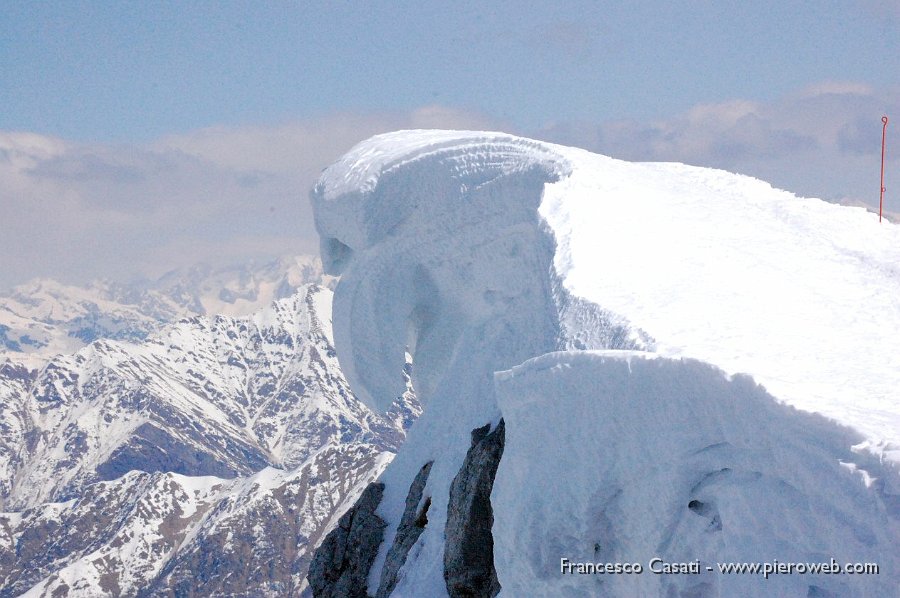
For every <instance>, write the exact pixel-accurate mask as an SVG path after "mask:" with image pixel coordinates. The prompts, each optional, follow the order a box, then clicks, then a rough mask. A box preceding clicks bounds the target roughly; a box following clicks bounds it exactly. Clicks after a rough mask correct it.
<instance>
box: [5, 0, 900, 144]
mask: <svg viewBox="0 0 900 598" xmlns="http://www.w3.org/2000/svg"><path fill="white" fill-rule="evenodd" d="M890 4H891V2H887V1H886V2H883V3H881V4H879V3H877V2H855V1H850V0H844V1H833V0H817V1H815V2H808V1H803V2H800V1H791V0H780V1H764V0H755V1H753V2H747V1H693V2H684V1H665V2H663V1H649V2H648V1H638V2H634V1H632V2H608V1H606V2H604V1H594V2H571V1H570V2H546V3H536V2H522V1H518V2H500V1H495V2H484V1H480V2H429V1H425V2H404V3H400V2H362V1H359V2H113V1H106V2H74V1H64V2H9V1H7V2H5V3H3V7H2V8H0V15H2V20H0V23H2V25H0V27H2V41H0V72H2V73H3V85H2V97H0V104H2V105H3V110H2V111H0V129H7V130H10V129H11V130H29V131H37V132H41V133H47V134H52V135H58V136H62V137H67V138H74V139H80V140H116V141H133V140H147V139H152V138H155V137H158V136H160V135H164V134H168V133H173V132H184V131H189V130H192V129H197V128H201V127H207V126H210V125H243V124H260V123H278V122H283V121H286V120H292V119H306V118H310V117H313V118H314V117H319V116H322V115H326V114H329V113H333V112H340V111H354V112H367V111H407V110H412V109H415V108H417V107H420V106H423V105H428V104H434V103H439V104H441V105H444V106H452V107H456V108H461V109H465V110H471V111H477V112H480V113H483V114H485V115H487V116H489V117H492V118H496V119H500V120H503V121H508V122H509V123H511V124H512V125H513V126H516V127H519V128H525V129H530V128H537V127H540V126H543V125H545V124H546V123H548V122H550V121H559V120H580V121H585V120H587V121H596V122H600V121H603V120H610V119H621V118H638V119H641V118H662V117H666V116H668V115H671V114H673V113H677V112H680V111H682V110H685V109H687V108H689V107H690V106H692V105H694V104H697V103H712V102H720V101H724V100H729V99H735V98H742V99H751V100H763V101H765V100H771V99H773V98H777V97H779V96H780V95H782V94H785V93H789V92H790V91H793V90H795V89H798V88H802V87H804V86H806V85H809V84H813V83H818V82H821V81H848V80H849V81H857V82H865V83H869V84H871V85H879V86H887V85H896V84H900V68H898V62H897V61H898V59H897V55H898V54H900V43H898V37H900V36H898V27H897V22H896V18H897V17H896V14H895V13H896V10H895V11H893V13H894V14H892V10H891V8H890ZM894 4H895V5H896V2H894Z"/></svg>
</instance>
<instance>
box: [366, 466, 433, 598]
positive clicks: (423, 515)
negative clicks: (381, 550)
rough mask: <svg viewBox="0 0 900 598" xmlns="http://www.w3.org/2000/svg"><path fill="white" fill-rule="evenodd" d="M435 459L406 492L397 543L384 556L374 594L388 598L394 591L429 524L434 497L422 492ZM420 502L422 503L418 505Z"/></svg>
mask: <svg viewBox="0 0 900 598" xmlns="http://www.w3.org/2000/svg"><path fill="white" fill-rule="evenodd" d="M433 463H434V461H429V462H428V463H426V464H425V465H423V466H422V469H420V470H419V473H418V474H416V477H415V479H414V480H413V482H412V484H411V485H410V487H409V494H407V495H406V507H405V508H404V509H403V517H401V518H400V525H398V526H397V535H396V536H394V544H393V545H392V546H391V549H390V550H389V551H388V553H387V557H386V558H385V561H384V568H383V569H382V570H381V581H380V582H379V584H378V592H377V593H376V594H375V598H387V597H388V596H390V595H391V592H393V591H394V587H395V586H396V585H397V573H398V572H399V571H400V567H402V566H403V563H405V562H406V557H407V555H408V554H409V550H410V549H411V548H412V547H413V544H415V543H416V540H418V539H419V536H421V535H422V532H423V531H425V526H426V525H427V524H428V507H430V506H431V497H426V498H425V500H424V501H423V500H422V493H423V492H424V490H425V483H426V482H427V481H428V474H430V473H431V465H432V464H433ZM420 503H421V507H420V506H419V505H420Z"/></svg>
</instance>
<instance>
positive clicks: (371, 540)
mask: <svg viewBox="0 0 900 598" xmlns="http://www.w3.org/2000/svg"><path fill="white" fill-rule="evenodd" d="M383 496H384V484H378V483H372V484H369V485H368V486H367V487H366V489H365V490H364V491H363V493H362V496H360V497H359V500H357V501H356V504H355V505H353V508H351V509H350V510H349V511H347V512H346V513H344V514H343V515H342V516H341V519H340V521H338V526H337V527H336V528H334V530H332V531H331V533H329V534H328V536H326V537H325V541H324V542H322V545H321V546H320V547H319V549H318V550H317V551H316V556H315V557H314V558H313V562H312V564H311V565H310V567H309V576H308V579H309V585H310V587H311V588H312V591H313V595H314V596H315V597H316V598H367V597H368V594H367V593H366V579H367V578H368V575H369V569H371V567H372V562H373V561H374V560H375V557H376V556H377V554H378V547H379V546H380V545H381V541H382V539H383V537H384V528H385V526H386V524H385V522H384V520H383V519H381V517H379V516H378V515H376V514H375V509H376V508H378V504H379V503H380V502H381V499H382V497H383Z"/></svg>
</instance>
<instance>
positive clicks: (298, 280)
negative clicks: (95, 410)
mask: <svg viewBox="0 0 900 598" xmlns="http://www.w3.org/2000/svg"><path fill="white" fill-rule="evenodd" d="M323 281H324V279H323V278H322V272H321V266H320V265H319V262H318V260H317V259H316V258H313V257H309V256H291V257H282V258H280V259H278V260H275V261H273V262H267V263H261V264H258V263H254V262H251V263H249V264H243V265H239V266H232V267H228V268H218V269H214V268H212V267H210V266H205V265H198V266H195V267H193V268H187V269H184V270H177V271H173V272H170V273H168V274H166V275H165V276H163V277H161V278H160V279H158V280H155V281H140V282H135V283H131V284H121V283H113V282H107V281H97V282H94V283H92V284H90V285H87V286H85V287H76V286H71V285H63V284H60V283H58V282H55V281H53V280H33V281H30V282H28V283H26V284H23V285H19V286H17V287H15V288H13V289H12V290H11V291H10V292H8V293H6V294H3V295H0V361H2V360H3V359H4V358H9V359H11V360H12V361H16V362H20V363H25V364H26V365H29V366H30V367H40V366H41V365H43V364H45V363H46V362H47V361H48V360H49V359H50V358H52V357H53V356H55V355H58V354H66V353H71V352H74V351H76V350H77V349H79V348H81V347H83V346H85V345H87V344H88V343H90V342H91V341H93V340H96V339H101V338H106V339H114V340H142V339H144V338H146V337H147V336H148V335H150V334H152V333H155V332H157V331H159V330H161V329H162V328H163V327H164V326H165V325H167V324H169V323H171V322H174V321H176V320H178V319H181V318H184V317H189V316H194V315H206V314H223V315H229V316H243V315H249V314H250V313H253V312H255V311H258V310H259V309H262V308H264V307H265V306H267V305H268V304H269V303H271V302H272V301H274V300H276V299H283V298H287V297H290V296H291V295H293V294H294V292H295V291H296V290H297V289H298V288H299V287H300V286H301V285H303V284H307V283H320V282H323Z"/></svg>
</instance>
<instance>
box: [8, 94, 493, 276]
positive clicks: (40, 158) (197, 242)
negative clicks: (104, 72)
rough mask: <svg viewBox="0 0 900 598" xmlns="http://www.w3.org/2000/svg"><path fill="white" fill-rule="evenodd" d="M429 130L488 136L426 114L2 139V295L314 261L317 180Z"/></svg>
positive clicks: (478, 122)
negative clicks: (368, 148) (362, 144)
mask: <svg viewBox="0 0 900 598" xmlns="http://www.w3.org/2000/svg"><path fill="white" fill-rule="evenodd" d="M431 127H445V128H479V129H481V128H491V127H490V123H489V121H488V120H487V119H485V118H484V117H481V116H479V115H474V114H469V113H466V112H463V111H459V110H453V109H450V108H445V107H441V106H429V107H424V108H421V109H419V110H416V111H414V112H411V113H409V114H380V115H335V116H331V117H328V118H323V119H320V120H316V121H309V122H293V123H285V124H283V125H271V126H248V127H215V128H209V129H203V130H199V131H193V132H189V133H185V134H181V135H172V136H169V137H166V138H163V139H160V140H158V141H156V142H154V143H150V144H144V145H112V144H96V143H95V144H82V143H73V142H69V141H66V140H61V139H56V138H52V137H47V136H42V135H37V134H34V133H10V132H7V133H4V132H0V213H2V215H3V217H2V220H0V252H2V255H3V256H4V260H3V262H4V263H3V268H2V269H0V287H5V286H8V285H11V284H15V283H17V282H21V281H23V280H25V279H27V278H31V277H34V276H51V277H55V278H59V279H62V280H66V281H72V282H78V281H84V280H87V279H90V278H93V277H101V276H102V277H113V278H130V277H134V276H143V275H146V276H155V275H158V274H160V273H162V272H165V271H167V270H169V269H171V268H175V267H179V266H183V265H188V264H192V263H195V262H197V261H209V262H213V263H215V262H222V261H234V260H240V259H241V258H242V257H244V256H246V257H261V256H264V255H277V254H280V253H289V252H316V251H317V248H318V238H317V235H316V233H315V230H314V227H313V223H312V214H311V211H310V207H309V202H308V199H307V195H308V192H309V189H310V188H311V187H312V185H313V184H314V182H315V180H316V178H317V177H318V176H319V173H320V172H321V170H322V169H323V168H324V167H325V166H327V165H328V164H330V163H331V162H332V161H334V160H335V159H336V158H337V157H339V156H340V155H341V154H342V153H343V152H345V151H346V150H348V149H349V148H350V147H351V146H352V145H354V144H355V143H357V142H359V141H361V140H363V139H365V138H367V137H369V136H371V135H374V134H376V133H380V132H385V131H390V130H395V129H400V128H431Z"/></svg>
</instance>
